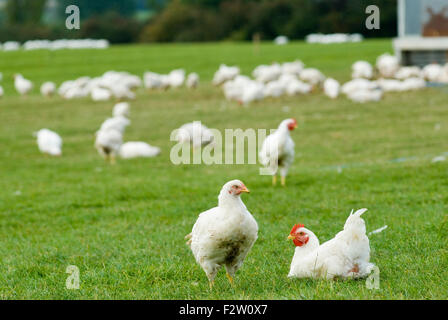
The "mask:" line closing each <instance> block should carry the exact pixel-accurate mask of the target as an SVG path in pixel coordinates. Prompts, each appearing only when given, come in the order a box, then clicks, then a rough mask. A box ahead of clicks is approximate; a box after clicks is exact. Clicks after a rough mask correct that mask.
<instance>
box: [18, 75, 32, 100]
mask: <svg viewBox="0 0 448 320" xmlns="http://www.w3.org/2000/svg"><path fill="white" fill-rule="evenodd" d="M14 87H15V88H16V90H17V92H18V93H20V94H21V95H26V94H28V93H29V92H30V91H31V89H33V83H32V82H31V81H30V80H28V79H25V78H24V77H23V76H22V75H21V74H20V73H17V74H15V75H14Z"/></svg>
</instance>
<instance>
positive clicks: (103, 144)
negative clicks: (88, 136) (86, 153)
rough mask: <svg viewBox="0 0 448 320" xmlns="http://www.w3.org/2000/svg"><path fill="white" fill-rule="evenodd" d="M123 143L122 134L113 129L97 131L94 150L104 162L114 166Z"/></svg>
mask: <svg viewBox="0 0 448 320" xmlns="http://www.w3.org/2000/svg"><path fill="white" fill-rule="evenodd" d="M122 143H123V134H122V132H120V131H119V130H117V129H115V128H110V129H104V130H99V131H98V132H97V133H96V140H95V148H96V149H97V150H98V153H99V154H100V155H102V156H103V158H104V160H106V161H109V162H110V163H111V164H115V158H116V156H117V154H118V152H119V151H120V147H121V145H122Z"/></svg>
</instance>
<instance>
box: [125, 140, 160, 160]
mask: <svg viewBox="0 0 448 320" xmlns="http://www.w3.org/2000/svg"><path fill="white" fill-rule="evenodd" d="M159 153H160V148H158V147H153V146H151V145H149V144H147V143H146V142H141V141H130V142H126V143H124V144H122V145H121V148H120V153H119V154H120V157H121V158H123V159H132V158H139V157H144V158H151V157H155V156H157V155H158V154H159Z"/></svg>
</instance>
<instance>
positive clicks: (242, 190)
mask: <svg viewBox="0 0 448 320" xmlns="http://www.w3.org/2000/svg"><path fill="white" fill-rule="evenodd" d="M241 192H246V193H250V191H249V189H247V188H246V186H244V187H243V189H241Z"/></svg>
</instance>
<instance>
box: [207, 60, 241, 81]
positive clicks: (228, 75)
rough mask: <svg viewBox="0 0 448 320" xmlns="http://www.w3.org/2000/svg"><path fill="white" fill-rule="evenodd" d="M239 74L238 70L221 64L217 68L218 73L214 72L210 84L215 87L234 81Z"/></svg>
mask: <svg viewBox="0 0 448 320" xmlns="http://www.w3.org/2000/svg"><path fill="white" fill-rule="evenodd" d="M239 74H240V68H238V67H234V66H227V65H225V64H221V65H220V66H219V69H218V71H216V72H215V74H214V76H213V81H212V83H213V85H215V86H219V85H221V84H223V83H224V82H226V81H229V80H232V79H234V78H235V77H236V76H237V75H239Z"/></svg>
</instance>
